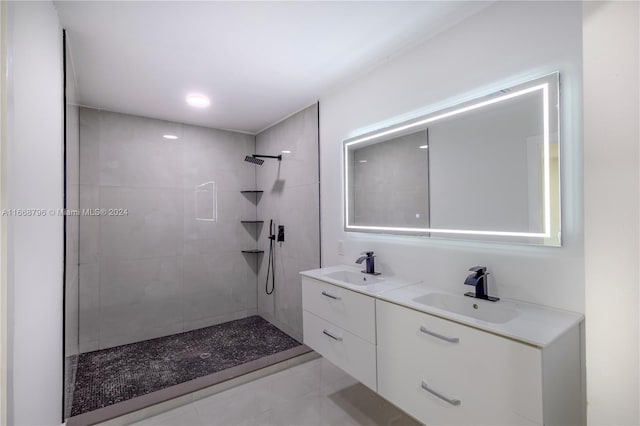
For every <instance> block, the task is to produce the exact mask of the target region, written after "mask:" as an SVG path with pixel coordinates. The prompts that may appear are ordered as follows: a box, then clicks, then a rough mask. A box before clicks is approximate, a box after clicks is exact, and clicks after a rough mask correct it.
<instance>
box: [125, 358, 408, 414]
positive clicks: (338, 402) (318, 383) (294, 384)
mask: <svg viewBox="0 0 640 426" xmlns="http://www.w3.org/2000/svg"><path fill="white" fill-rule="evenodd" d="M135 424H136V425H139V426H235V425H255V426H272V425H273V426H276V425H278V426H284V425H290V426H320V425H323V426H324V425H326V426H356V425H389V426H418V425H419V423H418V422H416V421H415V420H413V419H412V418H410V417H409V416H407V415H406V414H404V413H403V412H402V411H400V410H398V409H397V408H396V407H394V406H393V405H391V404H390V403H388V402H386V401H385V400H384V399H382V398H380V397H379V396H378V395H376V394H375V393H374V392H373V391H371V390H369V389H368V388H366V387H365V386H364V385H362V384H360V383H358V382H357V381H356V380H354V379H353V378H351V377H350V376H349V375H347V374H346V373H344V372H343V371H342V370H340V369H338V368H337V367H334V366H333V365H332V364H331V363H329V362H328V361H326V360H325V359H324V358H318V359H315V360H312V361H309V362H306V363H304V364H300V365H297V366H295V367H292V368H289V369H287V370H283V371H280V372H278V373H275V374H272V375H270V376H266V377H263V378H261V379H258V380H255V381H253V382H249V383H246V384H244V385H240V386H238V387H235V388H232V389H229V390H227V391H225V392H221V393H219V394H216V395H213V396H210V397H208V398H204V399H201V400H198V401H195V402H192V403H190V404H188V405H185V406H182V407H179V408H176V409H173V410H171V411H167V412H165V413H162V414H159V415H157V416H155V417H150V418H148V419H145V420H143V421H141V422H138V423H135Z"/></svg>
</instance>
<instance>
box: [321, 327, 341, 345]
mask: <svg viewBox="0 0 640 426" xmlns="http://www.w3.org/2000/svg"><path fill="white" fill-rule="evenodd" d="M322 333H324V334H325V335H327V336H329V337H331V338H332V339H333V340H337V341H338V342H342V337H338V336H334V335H333V334H331V333H329V332H328V331H327V330H322Z"/></svg>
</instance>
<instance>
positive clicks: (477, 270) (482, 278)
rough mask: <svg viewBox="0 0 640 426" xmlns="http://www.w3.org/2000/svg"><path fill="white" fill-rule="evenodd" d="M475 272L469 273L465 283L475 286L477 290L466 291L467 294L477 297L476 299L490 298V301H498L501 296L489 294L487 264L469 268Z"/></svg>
mask: <svg viewBox="0 0 640 426" xmlns="http://www.w3.org/2000/svg"><path fill="white" fill-rule="evenodd" d="M469 270H470V271H471V272H473V274H471V275H469V276H468V277H467V278H466V279H465V280H464V284H465V285H472V286H475V288H476V291H475V292H473V291H469V292H467V293H465V294H464V295H465V296H469V297H475V298H476V299H483V300H489V301H490V302H497V301H498V300H500V298H499V297H493V296H489V295H488V294H487V275H489V272H487V268H486V266H474V267H473V268H470V269H469Z"/></svg>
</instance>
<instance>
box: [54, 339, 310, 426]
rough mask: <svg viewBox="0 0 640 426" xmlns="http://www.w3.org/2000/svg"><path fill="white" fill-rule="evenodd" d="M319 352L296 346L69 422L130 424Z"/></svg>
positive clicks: (72, 425)
mask: <svg viewBox="0 0 640 426" xmlns="http://www.w3.org/2000/svg"><path fill="white" fill-rule="evenodd" d="M318 356H319V355H318V354H317V353H315V352H314V351H313V350H312V349H311V348H309V347H308V346H306V345H300V346H296V347H295V348H291V349H287V350H285V351H282V352H278V353H276V354H273V355H269V356H266V357H263V358H260V359H257V360H255V361H250V362H247V363H245V364H241V365H238V366H235V367H231V368H228V369H226V370H222V371H218V372H216V373H213V374H209V375H207V376H203V377H198V378H196V379H193V380H189V381H187V382H184V383H179V384H177V385H174V386H170V387H168V388H165V389H161V390H158V391H155V392H151V393H148V394H146V395H142V396H138V397H135V398H132V399H129V400H127V401H123V402H119V403H117V404H113V405H109V406H107V407H103V408H99V409H97V410H94V411H90V412H88V413H83V414H79V415H77V416H73V417H69V418H68V419H67V421H66V422H65V424H66V426H89V425H96V424H102V425H105V426H106V425H113V426H115V425H127V424H131V423H133V422H137V421H140V420H143V419H145V418H148V417H151V416H154V415H157V414H160V413H163V412H165V411H168V410H171V409H173V408H177V407H180V406H182V405H185V404H188V403H190V402H193V401H197V400H198V399H202V398H205V397H207V396H211V395H214V394H216V393H219V392H222V391H225V390H227V389H230V388H232V387H235V386H238V385H241V384H243V383H246V382H249V381H252V380H255V379H258V378H260V377H264V376H267V375H269V374H273V373H275V372H278V371H281V370H284V369H286V368H289V367H292V366H294V365H297V364H301V363H303V362H306V361H310V360H311V359H314V358H317V357H318Z"/></svg>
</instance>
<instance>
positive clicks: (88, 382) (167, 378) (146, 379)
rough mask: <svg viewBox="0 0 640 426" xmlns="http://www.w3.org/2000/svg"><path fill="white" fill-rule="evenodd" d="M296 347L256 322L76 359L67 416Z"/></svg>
mask: <svg viewBox="0 0 640 426" xmlns="http://www.w3.org/2000/svg"><path fill="white" fill-rule="evenodd" d="M300 344H301V343H300V342H298V341H297V340H295V339H293V338H292V337H290V336H289V335H287V334H285V333H284V332H282V331H280V330H279V329H278V328H276V327H275V326H273V325H272V324H271V323H269V322H268V321H266V320H265V319H263V318H262V317H260V316H257V315H256V316H251V317H247V318H243V319H239V320H235V321H229V322H226V323H223V324H217V325H214V326H211V327H206V328H201V329H198V330H193V331H188V332H186V333H180V334H174V335H171V336H166V337H160V338H157V339H151V340H145V341H142V342H137V343H131V344H128V345H123V346H117V347H114V348H109V349H102V350H99V351H94V352H88V353H83V354H80V355H79V356H78V365H77V371H76V380H75V386H74V391H73V403H72V406H71V415H72V416H76V415H79V414H83V413H86V412H88V411H93V410H95V409H98V408H102V407H106V406H108V405H112V404H116V403H118V402H122V401H126V400H128V399H131V398H135V397H137V396H141V395H144V394H147V393H150V392H154V391H157V390H160V389H164V388H166V387H169V386H173V385H177V384H179V383H183V382H186V381H188V380H192V379H195V378H198V377H202V376H206V375H208V374H212V373H215V372H218V371H221V370H225V369H227V368H231V367H235V366H236V365H240V364H244V363H246V362H249V361H254V360H256V359H259V358H262V357H264V356H268V355H273V354H275V353H278V352H281V351H284V350H287V349H291V348H293V347H296V346H299V345H300Z"/></svg>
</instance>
